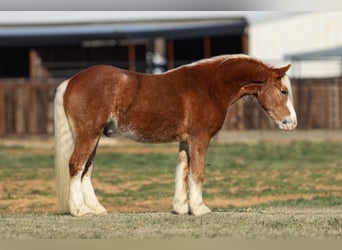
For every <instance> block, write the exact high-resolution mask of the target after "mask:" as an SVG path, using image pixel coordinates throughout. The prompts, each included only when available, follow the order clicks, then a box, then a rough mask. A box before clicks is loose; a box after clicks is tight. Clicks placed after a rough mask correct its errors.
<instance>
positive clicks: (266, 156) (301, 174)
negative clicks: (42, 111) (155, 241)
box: [0, 142, 342, 238]
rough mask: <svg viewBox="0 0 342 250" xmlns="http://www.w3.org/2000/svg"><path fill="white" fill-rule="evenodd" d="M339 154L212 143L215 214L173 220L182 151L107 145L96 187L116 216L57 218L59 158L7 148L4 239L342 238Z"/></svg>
mask: <svg viewBox="0 0 342 250" xmlns="http://www.w3.org/2000/svg"><path fill="white" fill-rule="evenodd" d="M132 147H134V148H135V150H133V151H132V150H131V149H132ZM159 149H162V150H159ZM340 152H342V144H340V143H333V142H310V143H308V142H296V143H292V144H281V143H262V144H259V145H257V144H242V143H236V144H222V143H213V144H212V145H211V146H210V148H209V151H208V156H207V161H206V175H205V184H204V189H203V191H204V199H205V201H206V202H207V204H208V205H209V207H211V208H212V209H213V211H214V213H213V214H211V215H207V216H204V217H200V218H195V217H192V216H176V215H173V214H172V213H171V210H172V197H173V192H174V174H175V166H176V163H177V145H176V144H160V145H142V144H133V146H132V145H128V146H115V147H113V148H112V149H111V148H107V147H101V148H100V149H99V151H98V154H97V157H96V160H95V170H94V173H93V180H94V186H95V188H96V193H97V195H98V198H99V200H100V201H101V203H102V204H103V205H104V206H105V207H106V208H107V209H108V210H109V212H110V214H109V215H108V216H106V217H104V218H102V217H95V218H73V217H70V216H67V215H65V216H64V215H57V214H56V213H55V211H56V198H55V187H54V169H53V164H54V163H53V153H52V150H49V149H45V150H33V149H32V150H30V149H26V148H21V147H5V146H0V221H1V223H0V238H72V237H76V238H222V237H223V238H341V236H342V233H341V228H342V227H341V224H342V222H341V221H342V213H341V211H342V195H341V194H342V192H341V191H342V185H341V179H342V174H341V167H342V163H341V160H340Z"/></svg>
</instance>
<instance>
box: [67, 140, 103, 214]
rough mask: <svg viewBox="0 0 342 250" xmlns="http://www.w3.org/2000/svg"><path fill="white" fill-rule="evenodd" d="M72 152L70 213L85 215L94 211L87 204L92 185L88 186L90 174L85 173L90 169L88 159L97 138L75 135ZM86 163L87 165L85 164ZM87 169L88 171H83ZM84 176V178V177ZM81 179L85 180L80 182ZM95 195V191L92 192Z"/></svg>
mask: <svg viewBox="0 0 342 250" xmlns="http://www.w3.org/2000/svg"><path fill="white" fill-rule="evenodd" d="M76 138H77V139H76V143H75V148H74V152H73V153H72V155H71V157H70V161H69V170H70V176H71V181H70V199H69V206H70V213H71V214H72V215H75V216H85V215H90V214H93V213H94V211H92V209H91V208H90V207H89V206H88V205H87V203H86V201H88V202H89V201H90V200H91V198H93V197H92V192H93V190H92V191H90V190H91V189H92V185H91V187H90V184H91V182H90V175H87V174H88V172H89V170H90V171H91V169H90V167H91V165H90V164H89V162H90V161H89V159H91V158H92V155H95V153H94V152H95V151H94V150H95V148H96V145H97V141H98V138H85V137H77V136H76ZM87 165H88V166H87ZM85 170H88V171H85ZM84 177H86V179H84ZM82 179H84V180H85V182H84V183H82V182H83V181H82ZM85 193H87V194H90V195H88V197H86V198H85V197H84V194H85ZM94 195H95V193H94Z"/></svg>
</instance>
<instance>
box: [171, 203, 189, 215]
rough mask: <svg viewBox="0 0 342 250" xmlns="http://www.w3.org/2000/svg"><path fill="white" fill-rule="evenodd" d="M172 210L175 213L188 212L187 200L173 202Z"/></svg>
mask: <svg viewBox="0 0 342 250" xmlns="http://www.w3.org/2000/svg"><path fill="white" fill-rule="evenodd" d="M173 211H174V212H175V213H176V214H188V213H189V212H190V208H189V205H188V203H187V202H175V201H174V202H173Z"/></svg>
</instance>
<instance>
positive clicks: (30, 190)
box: [0, 130, 342, 214]
mask: <svg viewBox="0 0 342 250" xmlns="http://www.w3.org/2000/svg"><path fill="white" fill-rule="evenodd" d="M214 141H216V142H224V143H237V142H240V143H262V142H265V141H267V142H274V143H286V144H287V143H291V142H294V141H333V142H342V131H322V130H318V131H314V130H313V131H294V132H281V131H247V132H235V131H233V132H222V133H220V134H218V135H217V136H216V137H215V138H214ZM0 146H11V147H16V146H20V148H18V149H11V154H18V155H22V154H47V153H53V138H47V137H33V138H0ZM117 146H120V147H117ZM122 146H124V147H122ZM99 151H102V152H123V153H137V152H138V153H152V152H154V153H156V152H162V153H163V152H170V151H172V152H175V153H176V152H177V145H176V144H175V145H174V146H171V147H152V148H141V147H139V144H136V143H133V142H129V141H126V140H122V139H115V138H103V139H102V140H101V142H100V148H99ZM153 181H154V180H153V179H150V180H148V181H146V180H144V181H140V182H139V181H138V182H135V183H125V184H124V185H125V187H123V186H121V187H120V188H121V189H122V188H130V187H133V186H134V187H139V186H141V185H146V184H148V183H146V182H150V183H153ZM170 182H173V178H171V179H170ZM94 186H95V187H97V188H99V189H101V190H105V191H106V193H115V192H119V191H120V190H118V187H116V186H115V185H109V184H105V183H99V182H98V181H97V180H96V179H95V180H94ZM55 193H56V187H55V183H54V181H53V180H25V181H20V180H6V179H5V180H2V181H1V182H0V214H14V213H25V212H34V211H44V212H56V211H57V198H56V195H55ZM339 193H342V188H341V187H336V194H339ZM315 197H317V196H315V195H314V194H305V195H304V194H302V195H294V194H288V195H277V196H271V195H270V196H263V197H253V198H250V199H227V200H221V199H207V200H206V201H207V205H208V206H209V207H214V208H224V207H227V206H229V205H233V206H252V205H256V204H260V203H265V202H270V201H283V200H297V199H312V198H315ZM104 206H105V207H106V208H107V209H108V211H109V212H143V211H171V210H172V197H170V198H163V199H158V200H146V201H143V202H141V201H140V202H131V203H129V204H127V205H121V206H120V207H108V206H107V205H106V204H104Z"/></svg>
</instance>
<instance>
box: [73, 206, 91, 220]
mask: <svg viewBox="0 0 342 250" xmlns="http://www.w3.org/2000/svg"><path fill="white" fill-rule="evenodd" d="M70 213H71V215H73V216H75V217H88V216H92V215H93V212H92V211H91V210H90V209H89V207H87V206H86V205H82V206H81V207H80V208H75V209H70Z"/></svg>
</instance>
